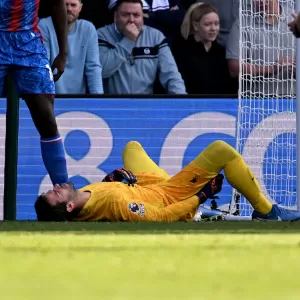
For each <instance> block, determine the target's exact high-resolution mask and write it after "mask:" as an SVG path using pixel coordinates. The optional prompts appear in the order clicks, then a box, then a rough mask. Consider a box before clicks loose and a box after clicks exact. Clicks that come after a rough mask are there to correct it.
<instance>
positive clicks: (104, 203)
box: [35, 141, 300, 222]
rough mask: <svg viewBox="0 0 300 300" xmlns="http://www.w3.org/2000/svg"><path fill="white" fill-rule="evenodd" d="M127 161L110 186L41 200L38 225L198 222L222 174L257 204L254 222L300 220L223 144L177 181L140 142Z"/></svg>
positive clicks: (62, 191)
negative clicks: (269, 195) (274, 201)
mask: <svg viewBox="0 0 300 300" xmlns="http://www.w3.org/2000/svg"><path fill="white" fill-rule="evenodd" d="M123 162H124V168H125V169H117V170H115V171H114V172H112V173H110V174H108V175H107V176H106V177H105V178H104V179H103V181H104V182H99V183H94V184H90V185H88V186H85V187H83V188H81V189H79V190H76V189H75V188H74V186H73V184H72V183H66V184H63V185H55V186H54V188H53V190H49V191H48V192H47V193H45V194H42V195H40V196H39V197H38V198H37V200H36V203H35V210H36V213H37V217H38V220H40V221H168V222H170V221H177V220H193V218H194V216H195V214H196V212H197V210H198V207H199V205H200V204H201V203H203V202H204V201H205V200H207V198H213V196H214V195H215V194H216V193H218V192H220V190H221V187H222V181H223V175H219V173H220V171H221V170H224V173H225V176H226V178H227V180H228V182H229V183H230V184H231V185H232V186H233V187H234V188H236V189H237V190H238V191H239V192H240V193H242V194H243V195H244V196H245V197H246V198H247V199H248V201H249V202H250V203H251V205H252V206H253V208H254V212H253V214H252V217H253V218H254V219H264V220H280V221H281V220H282V221H296V220H300V212H298V211H290V210H286V209H284V208H281V207H278V206H277V205H272V203H270V202H269V201H268V200H267V199H266V198H265V196H264V195H263V194H262V193H261V190H260V187H259V185H258V183H257V181H256V179H255V178H254V175H253V173H252V171H251V170H250V169H249V167H248V166H247V165H246V164H245V162H244V160H243V158H242V156H241V155H240V154H239V153H238V152H237V151H236V150H235V149H233V148H232V147H231V146H229V145H228V144H226V143H225V142H223V141H216V142H213V143H212V144H210V145H209V146H208V147H207V148H206V149H205V150H204V151H203V152H202V153H200V154H199V155H198V156H197V157H196V158H195V159H194V160H193V161H192V162H191V163H189V164H188V165H187V166H186V167H184V168H183V170H182V171H180V172H179V173H177V174H176V175H175V176H173V177H172V178H170V177H169V175H168V174H167V173H166V172H165V171H164V170H162V169H160V168H159V167H158V166H157V165H156V164H155V163H154V162H153V161H152V160H151V159H150V157H149V156H148V155H147V153H146V152H145V151H144V149H143V148H142V146H141V145H140V144H139V143H138V142H130V143H128V144H127V145H126V147H125V149H124V151H123ZM128 170H130V171H128ZM105 181H106V182H105ZM120 181H126V183H124V182H120Z"/></svg>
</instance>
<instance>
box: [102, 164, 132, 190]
mask: <svg viewBox="0 0 300 300" xmlns="http://www.w3.org/2000/svg"><path fill="white" fill-rule="evenodd" d="M114 181H118V182H124V181H125V183H127V184H128V185H129V186H130V185H132V186H134V184H135V183H136V182H137V179H136V176H135V175H134V174H133V173H132V172H131V171H129V170H126V169H124V168H118V169H115V170H114V171H112V172H111V173H109V174H107V175H106V176H105V177H104V178H103V180H102V182H114Z"/></svg>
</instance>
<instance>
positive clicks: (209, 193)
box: [196, 174, 224, 203]
mask: <svg viewBox="0 0 300 300" xmlns="http://www.w3.org/2000/svg"><path fill="white" fill-rule="evenodd" d="M223 180H224V175H222V174H218V175H217V176H216V177H215V178H213V179H212V180H210V181H209V182H208V183H207V184H206V185H205V186H204V187H203V188H202V190H201V191H200V192H198V193H197V194H196V195H197V196H198V197H199V199H200V203H204V202H205V201H206V200H207V199H215V198H216V197H215V195H216V194H218V193H220V192H221V190H222V186H223Z"/></svg>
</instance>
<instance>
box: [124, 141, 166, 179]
mask: <svg viewBox="0 0 300 300" xmlns="http://www.w3.org/2000/svg"><path fill="white" fill-rule="evenodd" d="M123 164H124V168H125V169H128V170H130V171H131V172H133V173H141V172H146V173H154V174H156V175H158V176H160V177H164V178H166V179H169V178H170V176H169V175H168V174H167V172H166V171H165V170H164V169H162V168H160V167H159V166H158V165H157V164H156V163H155V162H154V161H153V160H152V159H151V158H150V157H149V156H148V154H147V153H146V151H145V150H144V148H143V147H142V145H141V144H140V143H139V142H136V141H132V142H129V143H128V144H127V145H126V146H125V148H124V150H123Z"/></svg>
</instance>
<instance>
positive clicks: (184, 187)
mask: <svg viewBox="0 0 300 300" xmlns="http://www.w3.org/2000/svg"><path fill="white" fill-rule="evenodd" d="M211 176H212V175H211V174H209V173H207V172H205V171H203V170H202V169H200V168H199V167H197V166H196V165H195V164H194V163H193V162H192V163H190V164H189V165H187V166H186V167H185V168H184V169H183V170H182V171H181V172H179V173H178V174H177V175H175V176H174V177H172V178H171V179H168V180H165V179H164V180H163V179H160V178H159V177H158V176H154V175H153V174H146V173H143V174H137V178H138V179H140V182H141V183H143V184H144V185H143V186H141V185H139V184H135V185H134V186H128V185H127V184H125V183H122V182H99V183H93V184H90V185H88V186H85V187H84V188H82V189H80V191H88V192H90V193H91V196H90V199H89V200H88V201H87V203H86V204H85V206H84V207H83V209H82V210H81V211H80V213H79V215H78V216H77V217H76V218H74V221H165V222H170V221H176V220H190V219H192V218H193V216H194V214H195V212H196V210H197V208H198V205H199V199H198V197H197V196H194V195H195V194H196V193H197V192H198V191H200V189H201V188H202V187H203V186H204V184H205V183H206V182H208V180H210V179H211ZM152 182H155V184H148V183H152Z"/></svg>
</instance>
